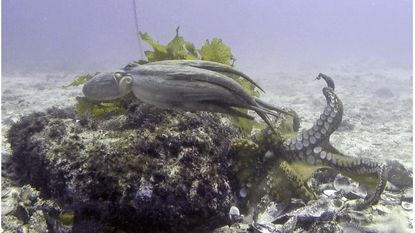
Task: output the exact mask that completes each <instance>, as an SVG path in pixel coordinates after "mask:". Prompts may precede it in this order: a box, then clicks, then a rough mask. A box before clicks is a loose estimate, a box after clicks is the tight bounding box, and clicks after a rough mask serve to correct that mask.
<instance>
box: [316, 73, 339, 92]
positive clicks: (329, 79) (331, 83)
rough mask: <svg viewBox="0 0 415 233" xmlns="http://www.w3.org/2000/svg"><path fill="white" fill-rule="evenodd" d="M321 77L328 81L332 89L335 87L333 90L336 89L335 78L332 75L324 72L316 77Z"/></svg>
mask: <svg viewBox="0 0 415 233" xmlns="http://www.w3.org/2000/svg"><path fill="white" fill-rule="evenodd" d="M321 78H322V79H324V81H326V83H327V86H328V87H330V88H331V89H333V91H334V88H335V86H334V81H333V79H332V78H331V77H329V76H327V75H325V74H323V73H320V74H318V75H317V77H316V79H317V80H319V79H321Z"/></svg>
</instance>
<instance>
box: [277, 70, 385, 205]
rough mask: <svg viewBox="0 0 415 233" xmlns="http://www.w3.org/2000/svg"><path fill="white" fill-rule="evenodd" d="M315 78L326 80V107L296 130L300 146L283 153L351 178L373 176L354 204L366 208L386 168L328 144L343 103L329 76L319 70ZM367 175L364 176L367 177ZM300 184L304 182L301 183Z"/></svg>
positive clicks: (375, 197) (374, 199) (381, 184)
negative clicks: (369, 186)
mask: <svg viewBox="0 0 415 233" xmlns="http://www.w3.org/2000/svg"><path fill="white" fill-rule="evenodd" d="M317 79H323V80H325V81H326V84H327V86H326V87H324V88H323V94H324V96H325V98H326V102H327V103H326V107H325V108H324V110H323V113H321V114H320V116H319V118H318V119H317V120H316V123H315V124H314V125H313V126H312V127H311V128H310V129H308V130H305V131H304V132H302V133H301V134H300V135H302V137H303V141H302V144H301V145H302V146H301V147H300V146H298V147H296V146H294V147H292V148H290V149H291V150H289V151H285V153H284V156H286V157H287V158H286V159H287V160H289V158H290V157H293V158H299V159H300V161H299V162H304V163H306V164H309V165H311V166H315V165H318V164H320V165H322V166H325V167H327V166H328V167H331V168H333V169H335V170H338V171H339V172H341V173H345V174H351V175H352V176H353V177H354V178H359V177H361V178H362V179H361V180H362V181H364V180H365V178H366V176H367V177H374V176H376V177H377V179H378V181H377V183H376V187H375V190H374V192H373V194H371V195H368V196H367V197H366V198H365V200H364V201H363V203H362V204H361V205H359V207H357V208H366V207H367V206H369V205H371V204H373V203H376V202H377V201H378V200H379V198H380V195H381V193H382V192H383V190H384V187H385V183H386V178H387V177H386V174H387V172H386V171H387V168H386V167H385V165H383V164H379V163H377V162H375V161H373V160H369V159H366V158H354V157H350V156H346V155H343V154H342V153H340V152H339V151H338V150H337V149H336V148H334V147H333V146H332V145H331V144H330V142H329V140H330V136H331V134H332V133H333V132H334V131H335V130H337V128H338V127H339V125H340V122H341V121H342V117H343V104H342V102H341V100H340V99H339V98H338V97H337V95H336V94H335V92H334V87H335V86H334V82H333V80H332V79H331V78H330V77H329V76H327V75H324V74H319V76H318V77H317ZM307 137H308V138H307ZM304 150H305V151H306V153H305V154H306V156H304V158H301V157H299V156H298V155H299V154H300V153H301V154H302V153H303V151H304ZM287 166H288V164H286V165H284V167H285V170H286V171H287V169H288V168H286V167H287ZM294 174H295V173H290V176H291V178H290V180H294V178H293V177H292V176H293V175H294ZM359 179H360V178H359ZM370 179H371V178H370ZM370 179H369V178H368V180H370ZM297 181H298V180H297ZM364 182H367V181H364ZM303 185H304V186H305V184H303ZM297 186H298V184H297Z"/></svg>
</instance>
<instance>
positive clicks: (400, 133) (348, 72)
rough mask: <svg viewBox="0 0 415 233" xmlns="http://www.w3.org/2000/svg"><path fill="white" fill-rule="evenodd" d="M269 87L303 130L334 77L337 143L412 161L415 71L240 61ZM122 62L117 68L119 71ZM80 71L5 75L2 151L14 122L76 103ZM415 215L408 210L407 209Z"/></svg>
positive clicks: (271, 97) (270, 96) (354, 151)
mask: <svg viewBox="0 0 415 233" xmlns="http://www.w3.org/2000/svg"><path fill="white" fill-rule="evenodd" d="M236 68H237V69H239V70H241V71H243V72H245V73H246V74H248V75H249V76H251V78H252V79H254V80H258V83H259V84H260V85H261V86H262V87H263V88H264V89H265V90H266V94H264V95H262V97H261V98H263V99H264V100H267V101H268V102H270V103H272V104H274V105H277V106H281V107H289V108H291V109H294V110H295V111H296V112H297V113H298V115H299V116H300V117H301V119H302V122H301V127H302V129H305V128H309V127H311V126H312V124H313V123H314V121H315V119H317V117H318V116H319V114H320V113H321V111H322V110H323V109H324V106H325V99H324V96H323V94H322V92H321V89H322V88H323V87H324V85H325V83H324V81H321V80H320V81H316V80H315V77H316V76H317V74H318V72H323V73H325V74H327V75H329V76H331V77H332V78H333V79H334V81H335V84H336V93H337V95H338V96H339V98H340V99H341V100H342V101H343V105H344V115H343V122H344V123H343V125H342V126H341V127H340V128H339V130H337V131H336V132H335V133H334V134H333V135H332V136H331V142H332V144H333V145H334V146H335V147H336V148H338V149H339V150H340V151H341V152H343V153H345V154H347V155H351V156H363V157H368V158H372V159H375V160H377V161H385V160H388V159H394V160H398V161H399V162H401V163H402V164H404V165H405V166H406V167H407V168H409V169H411V170H412V168H413V165H412V160H413V159H412V141H413V138H412V114H413V109H412V101H413V95H412V93H413V90H412V78H413V77H412V70H409V69H407V70H405V69H396V68H385V67H379V68H375V69H365V68H364V67H362V66H360V67H359V66H357V65H353V64H347V63H344V64H339V65H336V66H333V65H330V66H329V67H328V68H327V69H325V70H317V69H308V70H307V71H304V70H296V71H283V70H281V69H279V70H277V69H276V68H273V67H272V66H269V65H265V64H264V63H262V64H257V65H253V64H247V65H238V64H237V65H236ZM116 69H117V67H114V70H116ZM76 75H80V74H68V73H67V74H62V73H21V74H19V73H16V74H12V75H3V77H2V106H1V108H2V153H9V152H10V147H9V145H8V143H7V140H6V138H5V136H6V134H7V130H8V129H9V127H10V125H11V124H12V123H13V122H17V121H18V119H19V118H20V117H21V116H23V115H26V114H29V113H30V112H33V111H43V110H45V109H47V108H49V107H52V106H57V107H65V106H70V105H72V104H74V103H75V97H76V96H77V95H80V94H81V88H66V89H64V88H62V86H63V85H66V84H68V83H70V82H71V81H72V80H73V79H74V77H75V76H76ZM405 215H406V216H405V217H406V218H408V220H410V219H412V216H411V213H410V212H409V211H407V212H406V214H405Z"/></svg>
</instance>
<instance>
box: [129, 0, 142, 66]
mask: <svg viewBox="0 0 415 233" xmlns="http://www.w3.org/2000/svg"><path fill="white" fill-rule="evenodd" d="M132 1H133V10H134V22H135V32H136V35H137V41H138V49H139V50H140V59H141V60H144V52H143V51H144V50H143V44H142V43H141V38H140V28H139V26H138V16H137V5H136V3H135V0H132Z"/></svg>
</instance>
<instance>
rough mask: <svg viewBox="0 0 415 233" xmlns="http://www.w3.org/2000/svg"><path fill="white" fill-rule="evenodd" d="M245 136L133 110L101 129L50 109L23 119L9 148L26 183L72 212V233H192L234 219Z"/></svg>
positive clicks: (216, 122)
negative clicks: (233, 163) (235, 148)
mask: <svg viewBox="0 0 415 233" xmlns="http://www.w3.org/2000/svg"><path fill="white" fill-rule="evenodd" d="M238 135H239V131H238V130H237V129H236V128H235V127H234V126H232V125H231V124H225V123H222V121H221V118H220V117H219V115H218V114H210V113H198V114H195V113H188V112H183V113H178V112H174V111H167V110H158V109H155V108H152V107H150V106H148V105H145V104H141V105H136V104H134V105H131V106H130V107H129V109H128V115H127V116H123V115H121V116H110V117H106V118H104V119H100V120H91V119H89V118H83V119H80V120H78V121H77V120H76V117H75V113H74V111H73V109H71V108H68V109H64V110H60V109H57V108H51V109H49V110H48V111H47V112H42V113H33V114H31V115H28V116H26V117H23V118H22V119H21V121H20V122H18V123H17V124H15V125H13V126H12V127H11V129H10V131H9V135H8V136H9V137H8V139H9V141H10V143H11V147H12V149H13V155H12V156H11V163H12V164H13V167H14V170H15V173H16V174H18V175H17V176H18V177H19V182H20V184H21V185H23V184H31V185H32V186H34V187H35V188H37V189H38V190H39V191H40V193H41V195H42V197H45V198H52V199H54V200H56V201H57V202H58V203H59V205H60V206H61V207H62V208H63V209H68V210H72V211H74V213H75V215H74V216H75V219H74V225H73V232H112V231H114V230H115V229H117V228H118V229H121V230H123V231H126V232H157V231H158V232H165V231H168V232H185V231H189V230H190V229H193V228H195V227H199V226H204V227H206V228H203V227H202V228H201V229H199V231H201V230H208V229H213V228H214V227H217V226H219V225H223V224H224V221H225V220H226V219H227V218H226V215H227V213H228V211H229V208H230V206H231V204H232V202H233V193H232V188H231V186H232V183H233V180H232V179H233V178H232V174H231V173H230V172H231V169H229V163H228V156H227V154H228V151H229V147H230V143H231V139H232V138H235V137H237V136H238ZM216 220H217V221H216ZM207 223H208V224H210V225H206V224H207ZM49 228H50V227H49Z"/></svg>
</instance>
